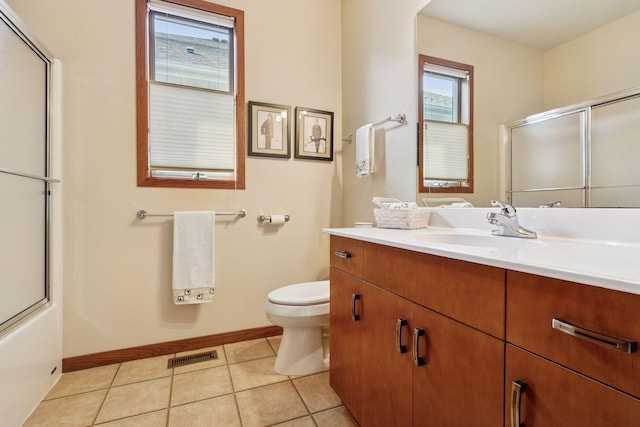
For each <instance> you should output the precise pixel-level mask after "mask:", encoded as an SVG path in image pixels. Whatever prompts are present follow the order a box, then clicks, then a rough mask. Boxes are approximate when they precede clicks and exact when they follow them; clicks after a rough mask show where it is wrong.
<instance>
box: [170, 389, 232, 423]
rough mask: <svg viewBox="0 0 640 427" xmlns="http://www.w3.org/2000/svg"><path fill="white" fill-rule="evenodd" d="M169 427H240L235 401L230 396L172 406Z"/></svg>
mask: <svg viewBox="0 0 640 427" xmlns="http://www.w3.org/2000/svg"><path fill="white" fill-rule="evenodd" d="M170 411H171V414H170V415H169V427H211V426H221V427H222V426H224V427H236V426H238V427H240V425H241V424H240V416H239V415H238V407H237V406H236V399H235V398H234V397H233V395H232V394H228V395H226V396H220V397H216V398H213V399H208V400H202V401H200V402H195V403H189V404H187V405H181V406H174V407H173V408H171V410H170Z"/></svg>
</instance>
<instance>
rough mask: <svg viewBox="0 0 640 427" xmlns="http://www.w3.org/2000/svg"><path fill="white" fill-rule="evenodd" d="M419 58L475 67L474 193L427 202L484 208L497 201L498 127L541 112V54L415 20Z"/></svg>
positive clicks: (435, 22)
mask: <svg viewBox="0 0 640 427" xmlns="http://www.w3.org/2000/svg"><path fill="white" fill-rule="evenodd" d="M418 52H419V53H422V54H425V55H430V56H436V57H439V58H444V59H448V60H452V61H456V62H462V63H465V64H470V65H473V67H474V83H475V86H474V138H473V139H474V148H473V156H474V158H473V159H474V178H475V189H474V190H475V191H474V193H473V194H466V193H465V194H458V195H456V194H441V193H438V194H436V195H433V196H430V197H447V196H449V197H451V196H460V197H464V198H465V199H466V200H469V201H470V202H471V203H473V204H474V205H475V206H489V202H490V201H491V199H495V198H500V192H499V187H498V184H499V175H500V167H499V165H500V164H501V162H500V160H499V147H500V140H499V133H498V131H499V126H500V125H501V124H503V123H508V122H510V121H513V120H516V119H519V118H521V117H524V116H526V115H529V114H533V113H537V112H540V111H541V109H542V106H543V99H542V94H543V54H542V52H540V51H538V50H535V49H532V48H529V47H526V46H523V45H519V44H516V43H513V42H509V41H506V40H503V39H499V38H496V37H492V36H489V35H486V34H483V33H479V32H477V31H472V30H469V29H467V28H464V27H459V26H456V25H452V24H449V23H447V22H444V21H440V20H436V19H433V18H431V17H428V16H425V15H418ZM416 73H417V70H416ZM427 196H428V195H427V194H424V193H423V194H419V195H418V197H419V199H420V200H422V198H423V197H427Z"/></svg>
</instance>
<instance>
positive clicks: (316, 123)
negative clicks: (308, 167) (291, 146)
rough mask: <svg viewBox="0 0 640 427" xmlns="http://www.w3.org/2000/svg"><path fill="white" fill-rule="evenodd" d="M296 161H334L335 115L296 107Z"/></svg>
mask: <svg viewBox="0 0 640 427" xmlns="http://www.w3.org/2000/svg"><path fill="white" fill-rule="evenodd" d="M294 156H295V158H296V159H311V160H327V161H333V113H332V112H330V111H320V110H312V109H311V108H302V107H296V147H295V152H294Z"/></svg>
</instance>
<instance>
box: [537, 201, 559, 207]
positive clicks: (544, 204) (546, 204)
mask: <svg viewBox="0 0 640 427" xmlns="http://www.w3.org/2000/svg"><path fill="white" fill-rule="evenodd" d="M561 204H562V202H561V201H560V200H554V201H553V202H547V203H543V204H541V205H540V206H538V207H539V208H555V207H557V206H560V205H561Z"/></svg>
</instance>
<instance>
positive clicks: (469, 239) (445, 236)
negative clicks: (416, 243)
mask: <svg viewBox="0 0 640 427" xmlns="http://www.w3.org/2000/svg"><path fill="white" fill-rule="evenodd" d="M414 237H415V238H416V239H418V240H420V241H421V242H424V243H430V244H442V245H454V246H467V247H477V248H493V249H524V248H531V247H536V246H544V243H542V242H540V241H538V240H535V239H521V238H517V237H504V236H493V235H491V234H488V235H484V234H455V233H425V234H419V235H416V236H414Z"/></svg>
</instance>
